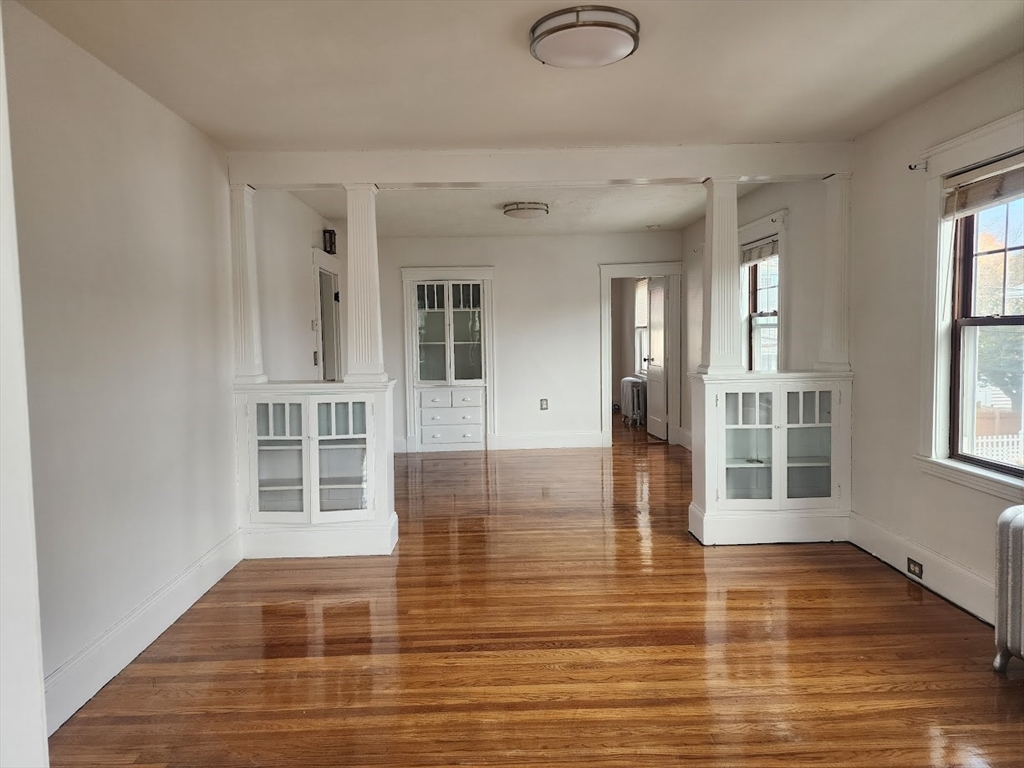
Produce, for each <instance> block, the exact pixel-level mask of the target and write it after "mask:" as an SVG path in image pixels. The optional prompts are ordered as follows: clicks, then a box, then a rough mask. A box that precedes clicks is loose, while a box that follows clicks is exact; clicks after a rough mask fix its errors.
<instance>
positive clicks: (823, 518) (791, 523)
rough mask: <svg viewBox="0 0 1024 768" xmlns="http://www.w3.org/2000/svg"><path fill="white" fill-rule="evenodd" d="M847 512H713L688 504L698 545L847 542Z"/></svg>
mask: <svg viewBox="0 0 1024 768" xmlns="http://www.w3.org/2000/svg"><path fill="white" fill-rule="evenodd" d="M848 520H849V517H848V513H847V512H845V511H843V510H834V509H829V510H809V509H800V510H788V511H786V512H781V511H779V512H764V511H756V512H715V513H714V514H710V515H709V514H706V513H705V512H704V510H702V509H701V508H699V507H696V506H695V505H694V504H691V505H690V533H692V534H693V535H694V536H696V537H697V539H698V541H700V543H701V544H704V545H706V546H715V545H718V544H795V543H802V542H812V541H846V540H847V535H848Z"/></svg>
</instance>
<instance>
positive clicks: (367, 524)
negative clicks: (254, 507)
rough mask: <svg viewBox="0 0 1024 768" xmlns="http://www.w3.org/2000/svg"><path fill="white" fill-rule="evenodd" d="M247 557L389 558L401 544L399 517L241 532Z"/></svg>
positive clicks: (269, 527)
mask: <svg viewBox="0 0 1024 768" xmlns="http://www.w3.org/2000/svg"><path fill="white" fill-rule="evenodd" d="M242 533H243V535H244V537H245V539H244V540H245V557H246V558H247V559H249V558H251V559H259V558H268V557H345V556H351V555H390V554H391V553H392V552H393V551H394V549H395V545H396V544H397V543H398V515H396V514H395V513H394V512H392V513H391V517H390V519H388V520H386V521H385V522H384V523H379V522H377V521H375V520H361V521H357V522H351V523H336V524H326V525H316V526H311V525H295V526H285V525H263V526H251V527H249V528H245V529H243V531H242Z"/></svg>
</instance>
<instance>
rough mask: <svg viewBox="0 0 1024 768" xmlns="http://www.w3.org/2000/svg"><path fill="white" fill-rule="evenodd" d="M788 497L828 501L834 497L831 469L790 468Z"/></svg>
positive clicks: (787, 485) (787, 484) (787, 480)
mask: <svg viewBox="0 0 1024 768" xmlns="http://www.w3.org/2000/svg"><path fill="white" fill-rule="evenodd" d="M786 473H787V476H786V489H787V490H786V495H787V496H788V497H789V498H791V499H827V498H829V497H830V496H832V468H831V467H801V466H797V467H789V468H788V469H787V470H786Z"/></svg>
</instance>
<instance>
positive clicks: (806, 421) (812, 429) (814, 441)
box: [786, 389, 833, 499]
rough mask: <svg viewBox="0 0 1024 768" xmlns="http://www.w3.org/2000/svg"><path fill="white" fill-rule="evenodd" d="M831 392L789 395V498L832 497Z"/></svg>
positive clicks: (814, 391) (787, 447) (822, 391)
mask: <svg viewBox="0 0 1024 768" xmlns="http://www.w3.org/2000/svg"><path fill="white" fill-rule="evenodd" d="M832 400H833V393H832V390H830V389H821V390H798V391H788V392H786V464H787V469H786V497H787V498H790V499H820V498H829V497H831V496H832Z"/></svg>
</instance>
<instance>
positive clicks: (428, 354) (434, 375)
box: [420, 344, 448, 381]
mask: <svg viewBox="0 0 1024 768" xmlns="http://www.w3.org/2000/svg"><path fill="white" fill-rule="evenodd" d="M447 369H448V356H447V355H446V354H445V346H444V344H420V381H447V379H448V370H447Z"/></svg>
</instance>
